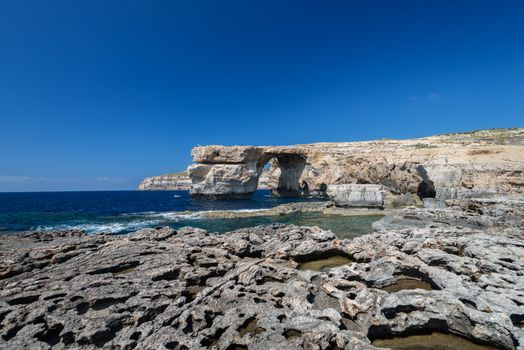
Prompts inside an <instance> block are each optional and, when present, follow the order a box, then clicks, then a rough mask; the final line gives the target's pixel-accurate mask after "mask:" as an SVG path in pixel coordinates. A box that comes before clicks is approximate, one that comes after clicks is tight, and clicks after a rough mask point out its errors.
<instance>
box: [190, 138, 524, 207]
mask: <svg viewBox="0 0 524 350" xmlns="http://www.w3.org/2000/svg"><path fill="white" fill-rule="evenodd" d="M192 157H193V162H194V164H193V165H191V166H190V167H189V168H188V173H189V177H190V178H191V181H192V190H191V193H192V194H193V195H195V196H205V197H226V198H231V197H246V196H250V195H251V194H252V193H253V192H254V191H255V190H256V188H257V185H258V183H259V177H260V174H261V173H262V170H263V169H264V167H265V165H266V164H267V163H269V164H270V165H271V167H270V171H269V179H268V186H269V188H270V189H271V190H272V191H273V193H274V194H275V195H279V196H307V195H321V196H323V195H325V194H326V190H327V188H328V185H334V184H335V185H336V184H361V185H362V184H376V185H382V186H384V188H385V189H386V190H387V191H388V192H389V193H390V194H392V195H394V196H405V195H417V197H419V198H425V197H436V198H438V199H452V198H468V197H476V196H483V197H485V196H493V195H497V194H515V193H517V194H518V193H523V192H524V129H522V128H515V129H491V130H480V131H473V132H467V133H456V134H445V135H437V136H431V137H425V138H419V139H410V140H392V139H382V140H377V141H367V142H347V143H316V144H306V145H294V146H261V147H258V146H229V147H228V146H202V147H195V148H193V150H192Z"/></svg>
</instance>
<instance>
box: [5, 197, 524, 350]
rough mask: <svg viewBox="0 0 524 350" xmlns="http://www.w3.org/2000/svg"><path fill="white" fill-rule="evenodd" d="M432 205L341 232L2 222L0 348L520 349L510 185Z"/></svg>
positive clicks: (523, 265) (516, 233)
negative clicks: (106, 228) (369, 229)
mask: <svg viewBox="0 0 524 350" xmlns="http://www.w3.org/2000/svg"><path fill="white" fill-rule="evenodd" d="M446 204H447V205H446V206H445V207H435V208H428V207H426V208H415V207H410V208H405V209H401V210H391V211H389V212H388V214H387V215H386V216H385V217H384V218H383V219H381V220H379V221H377V222H375V224H374V232H373V233H371V234H367V235H364V236H360V237H358V238H355V239H352V240H340V239H338V238H337V237H336V236H335V235H334V234H333V233H331V232H329V231H324V230H321V229H319V228H317V227H299V226H287V225H272V226H260V227H253V228H248V229H241V230H237V231H234V232H230V233H227V234H222V235H216V234H212V233H209V232H206V231H204V230H201V229H196V228H182V229H179V230H174V229H171V228H165V227H162V228H160V227H159V228H156V229H145V230H140V231H137V232H135V233H132V234H129V235H125V236H113V235H93V236H88V235H85V234H84V233H83V232H80V231H69V232H54V233H46V232H34V233H25V234H19V235H3V236H0V296H1V297H0V333H1V337H0V348H1V349H25V348H27V349H29V348H31V349H50V348H51V349H64V348H67V349H92V348H106V349H207V348H211V349H213V348H215V349H246V348H249V349H302V348H306V349H375V348H377V347H388V346H393V344H394V342H395V341H398V340H399V339H401V341H403V342H407V344H408V345H413V344H416V342H417V341H419V342H420V341H422V342H424V343H425V344H432V342H438V343H439V344H440V347H439V348H442V349H446V348H449V349H451V348H453V347H449V346H450V345H449V344H454V343H453V342H454V341H455V340H456V339H458V340H456V341H458V342H463V343H460V344H462V345H461V346H462V347H463V348H466V349H489V348H499V349H524V273H523V271H524V228H523V225H522V224H523V223H524V199H523V198H521V197H520V198H511V199H508V198H502V199H464V200H454V201H453V200H451V201H447V202H446ZM428 332H438V333H431V334H430V333H428ZM450 334H452V335H450ZM453 335H454V336H456V337H455V338H450V337H453ZM400 336H407V337H406V338H398V337H400ZM392 337H394V338H393V339H391V338H392ZM395 337H396V338H395ZM420 339H422V340H420ZM450 339H453V341H452V340H450ZM448 341H449V344H448ZM477 344H480V345H477ZM446 346H448V347H446Z"/></svg>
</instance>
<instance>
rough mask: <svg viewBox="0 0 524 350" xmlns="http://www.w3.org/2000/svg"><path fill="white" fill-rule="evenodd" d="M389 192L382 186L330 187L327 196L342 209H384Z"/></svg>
mask: <svg viewBox="0 0 524 350" xmlns="http://www.w3.org/2000/svg"><path fill="white" fill-rule="evenodd" d="M387 193H388V191H386V188H385V187H384V186H382V185H362V184H343V185H329V186H328V187H327V190H326V194H327V195H328V196H329V198H330V199H331V200H332V201H333V202H335V204H336V205H337V206H341V207H366V208H377V207H378V208H383V207H384V199H385V198H386V195H387Z"/></svg>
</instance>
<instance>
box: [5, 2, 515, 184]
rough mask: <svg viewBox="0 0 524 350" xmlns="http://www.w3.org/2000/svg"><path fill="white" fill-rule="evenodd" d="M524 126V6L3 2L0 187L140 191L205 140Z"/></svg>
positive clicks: (183, 162)
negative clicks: (147, 180)
mask: <svg viewBox="0 0 524 350" xmlns="http://www.w3.org/2000/svg"><path fill="white" fill-rule="evenodd" d="M517 126H520V127H522V126H524V2H523V1H520V0H516V1H504V0H501V1H498V0H497V1H496V0H492V1H482V0H475V1H473V0H469V1H459V0H449V1H445V0H438V1H431V0H428V1H420V0H413V1H400V0H399V1H390V0H387V1H386V0H385V1H373V0H369V1H342V0H341V1H302V0H300V1H298V0H297V1H283V0H275V1H271V0H270V1H267V0H264V1H262V0H260V1H254V0H253V1H246V0H238V1H215V0H209V1H199V0H188V1H176V0H166V1H129V0H124V1H110V0H100V1H98V0H89V1H70V0H67V1H53V0H49V1H40V0H34V1H31V0H3V1H1V2H0V191H28V190H90V189H132V188H135V187H136V185H137V184H138V182H140V180H141V179H142V178H143V177H146V176H151V175H157V174H161V173H166V172H175V171H180V170H183V169H184V168H185V167H186V166H187V165H188V164H189V163H190V150H191V147H193V146H195V145H197V144H227V145H232V144H256V145H262V144H294V143H309V142H317V141H351V140H365V139H375V138H381V137H390V138H409V137H418V136H425V135H431V134H437V133H443V132H453V131H464V130H471V129H480V128H492V127H517Z"/></svg>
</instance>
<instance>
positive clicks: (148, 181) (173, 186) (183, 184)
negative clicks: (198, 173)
mask: <svg viewBox="0 0 524 350" xmlns="http://www.w3.org/2000/svg"><path fill="white" fill-rule="evenodd" d="M268 181H269V178H268V171H263V172H262V174H261V175H260V177H259V179H258V189H268V188H269V187H268ZM190 189H191V179H190V178H189V176H188V174H187V171H183V172H180V173H176V174H164V175H159V176H152V177H148V178H145V179H144V181H142V182H141V183H140V184H139V185H138V190H140V191H167V190H175V191H177V190H182V191H189V190H190Z"/></svg>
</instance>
